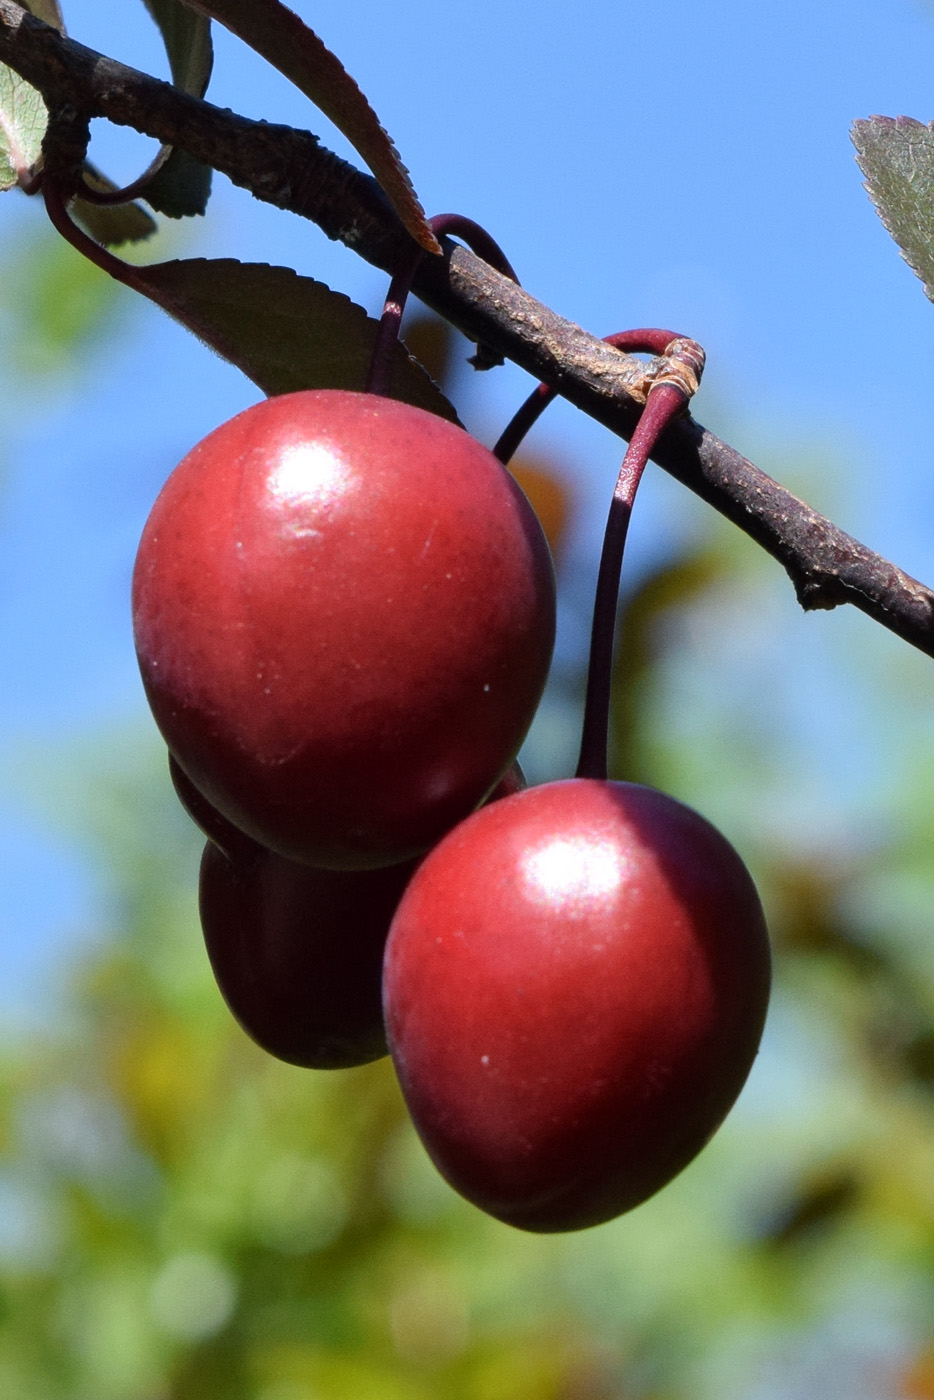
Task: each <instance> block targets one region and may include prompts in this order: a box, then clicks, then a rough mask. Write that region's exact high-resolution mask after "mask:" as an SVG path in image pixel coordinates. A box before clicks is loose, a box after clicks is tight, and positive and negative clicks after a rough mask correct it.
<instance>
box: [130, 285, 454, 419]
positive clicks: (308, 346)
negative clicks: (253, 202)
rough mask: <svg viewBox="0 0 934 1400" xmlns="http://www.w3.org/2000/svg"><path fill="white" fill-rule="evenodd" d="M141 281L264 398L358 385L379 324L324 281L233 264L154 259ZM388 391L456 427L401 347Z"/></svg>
mask: <svg viewBox="0 0 934 1400" xmlns="http://www.w3.org/2000/svg"><path fill="white" fill-rule="evenodd" d="M139 275H140V276H141V277H142V278H144V280H145V281H146V282H147V283H148V284H149V286H150V287H151V289H152V293H153V299H154V300H155V301H157V302H158V303H159V305H160V306H162V307H163V308H164V309H165V310H166V311H168V312H169V314H170V315H172V316H174V317H175V318H176V320H179V321H181V322H182V324H183V325H186V326H187V327H188V328H189V330H192V331H194V333H195V334H196V335H197V336H199V337H200V339H201V340H203V341H204V342H205V343H206V344H207V345H210V346H211V348H212V349H214V350H216V351H217V353H218V354H219V355H222V356H223V358H224V359H225V360H230V362H231V363H232V364H235V365H237V367H238V368H239V369H242V370H243V372H244V374H246V375H248V376H249V378H250V379H252V380H253V382H254V383H255V384H258V385H259V387H260V388H261V389H262V390H263V391H264V393H266V394H285V393H289V392H291V391H292V390H295V389H362V388H363V386H364V383H365V380H366V373H367V368H368V365H369V361H370V354H371V351H372V347H373V339H374V336H375V334H376V328H377V325H378V322H377V321H375V320H372V319H371V318H370V317H368V316H367V314H366V312H365V311H364V310H363V308H362V307H360V306H357V305H355V304H354V303H353V302H352V301H350V300H349V298H348V297H345V296H344V295H343V294H341V293H339V292H332V291H331V289H330V288H329V287H326V286H325V285H324V283H322V282H315V281H313V280H312V279H311V278H310V277H299V276H298V274H297V273H295V272H293V271H292V269H291V268H286V267H270V266H268V265H266V264H263V263H240V262H237V261H235V260H234V259H220V260H212V261H209V260H207V259H204V258H195V259H191V260H187V261H183V262H168V263H156V264H155V265H154V266H152V267H147V268H140V269H139ZM392 387H393V393H394V394H395V395H396V396H397V397H398V398H400V399H404V400H405V401H406V402H407V403H412V404H415V405H417V406H418V407H420V408H424V409H427V410H428V411H429V412H431V413H436V414H438V415H439V416H441V417H442V418H448V419H451V420H452V421H454V422H456V421H457V415H456V413H455V411H454V409H453V408H452V406H451V404H450V403H449V402H448V400H447V399H446V398H445V397H444V395H443V394H442V393H441V390H440V389H439V388H438V387H437V385H436V384H435V383H434V382H433V381H432V380H431V379H430V377H429V376H428V374H426V372H425V371H424V370H423V369H422V367H421V365H419V364H418V363H417V362H416V361H415V360H413V359H412V358H411V357H410V356H409V355H408V354H407V353H406V351H405V349H404V348H403V347H402V346H401V345H400V346H399V349H398V352H397V356H396V363H395V369H394V376H393V386H392Z"/></svg>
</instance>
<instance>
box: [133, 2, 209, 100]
mask: <svg viewBox="0 0 934 1400" xmlns="http://www.w3.org/2000/svg"><path fill="white" fill-rule="evenodd" d="M144 3H145V6H146V9H147V10H148V11H149V13H150V14H151V15H152V17H153V19H154V20H155V22H156V24H157V25H158V26H159V30H160V32H161V34H162V41H163V43H164V44H165V51H166V54H167V55H168V59H169V67H170V69H171V70H172V82H173V83H174V84H175V86H176V87H177V88H180V89H181V90H182V92H187V93H189V94H190V96H192V97H203V96H204V94H205V92H206V91H207V87H208V81H209V79H210V77H211V67H212V65H213V62H214V50H213V47H212V44H211V21H210V20H209V19H207V18H206V17H205V16H204V15H200V14H196V13H195V11H194V10H192V9H191V8H190V6H188V5H184V4H182V3H181V0H144Z"/></svg>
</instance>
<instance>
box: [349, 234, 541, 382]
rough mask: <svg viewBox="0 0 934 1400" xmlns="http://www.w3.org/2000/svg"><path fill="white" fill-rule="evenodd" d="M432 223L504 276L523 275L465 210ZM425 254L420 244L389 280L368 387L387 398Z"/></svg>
mask: <svg viewBox="0 0 934 1400" xmlns="http://www.w3.org/2000/svg"><path fill="white" fill-rule="evenodd" d="M428 223H429V225H430V226H431V230H432V232H433V233H434V234H435V236H436V237H437V238H445V237H452V238H460V239H462V240H463V242H464V243H466V244H467V246H468V247H469V248H471V249H472V250H473V252H475V253H476V255H477V257H478V258H482V259H483V261H484V262H486V263H489V265H490V267H492V268H495V269H496V271H497V272H501V273H502V274H503V276H504V277H509V278H510V279H511V280H512V281H513V282H516V283H518V281H519V279H518V277H517V276H516V274H515V272H514V271H513V268H512V264H511V263H510V262H509V260H508V258H507V257H506V254H505V253H504V252H503V250H502V248H501V247H500V246H499V244H498V243H497V242H496V240H495V239H494V238H491V237H490V235H489V234H488V233H487V231H486V229H485V228H481V226H480V225H479V224H477V223H474V221H473V219H467V218H465V217H464V215H463V214H436V215H435V216H434V218H433V219H429V220H428ZM423 256H424V249H422V248H417V249H416V251H415V252H414V253H413V254H412V257H411V258H410V259H409V261H408V262H407V263H406V264H405V266H404V267H401V268H400V269H399V270H398V272H396V273H395V275H394V276H393V279H392V281H391V282H390V284H389V291H388V293H387V295H386V301H385V303H384V305H383V314H382V315H381V316H380V320H379V329H378V330H377V332H376V340H375V341H374V344H373V354H372V357H371V359H370V370H369V373H368V375H367V380H366V386H365V390H364V392H365V393H367V394H380V395H381V396H382V397H383V398H388V397H389V394H390V387H391V384H392V362H393V359H394V357H395V353H396V346H397V345H398V343H399V328H400V326H401V325H402V316H403V313H404V311H405V303H406V301H407V300H408V295H409V292H410V291H411V288H412V282H413V280H414V277H415V274H416V272H417V271H418V267H419V264H420V263H421V261H422V258H423Z"/></svg>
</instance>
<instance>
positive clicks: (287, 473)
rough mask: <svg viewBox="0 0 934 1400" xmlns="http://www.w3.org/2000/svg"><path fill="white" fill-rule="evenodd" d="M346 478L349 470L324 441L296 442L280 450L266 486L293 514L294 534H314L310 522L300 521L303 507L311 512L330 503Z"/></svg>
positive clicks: (344, 484) (345, 485)
mask: <svg viewBox="0 0 934 1400" xmlns="http://www.w3.org/2000/svg"><path fill="white" fill-rule="evenodd" d="M349 481H350V469H349V468H348V466H347V464H346V462H344V461H342V460H341V458H340V457H339V456H337V454H336V453H335V452H333V451H332V449H331V448H330V447H328V446H327V445H326V444H325V443H322V442H309V443H298V444H297V445H296V446H295V447H289V448H287V449H286V450H285V452H283V454H282V457H281V458H280V460H279V463H278V465H277V466H276V468H275V470H274V471H271V472H270V473H269V476H268V478H267V482H266V488H267V490H268V491H269V493H270V495H272V496H273V497H274V498H275V499H276V501H277V503H279V504H281V505H282V506H284V507H286V508H287V510H288V511H289V512H290V513H292V514H293V515H294V523H293V525H292V531H293V533H294V534H296V535H316V534H318V533H319V531H318V530H317V529H315V527H314V525H313V524H310V523H308V524H305V523H303V516H304V518H305V519H307V516H305V515H304V513H305V511H306V510H307V511H308V512H309V513H311V514H312V518H313V516H314V513H315V512H318V511H320V510H321V509H322V508H324V507H327V506H330V505H333V504H334V502H335V501H336V500H337V499H338V498H339V497H340V496H341V494H342V493H343V491H344V490H345V488H346V487H347V484H348V482H349Z"/></svg>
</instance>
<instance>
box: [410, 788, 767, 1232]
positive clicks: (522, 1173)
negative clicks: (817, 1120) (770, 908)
mask: <svg viewBox="0 0 934 1400" xmlns="http://www.w3.org/2000/svg"><path fill="white" fill-rule="evenodd" d="M770 975H771V974H770V954H769V944H768V935H767V932H766V927H765V919H764V916H763V913H762V908H761V905H760V903H759V898H758V895H757V893H756V889H755V886H754V884H753V882H752V879H751V877H750V876H749V874H748V872H747V870H746V868H745V866H744V865H743V863H742V861H741V860H740V858H739V856H738V855H737V853H736V852H735V850H734V849H733V848H732V846H730V845H729V843H728V842H727V841H726V839H725V838H724V837H723V836H722V835H721V834H720V833H719V832H718V831H717V830H716V829H715V828H714V827H713V826H711V825H710V823H709V822H707V821H706V820H705V819H704V818H702V817H700V816H699V815H698V814H697V813H696V812H694V811H692V810H691V809H690V808H688V807H685V806H684V805H682V804H681V803H679V802H677V801H676V800H675V799H674V798H671V797H667V796H666V795H664V794H663V793H659V792H657V791H655V790H654V789H652V788H647V787H642V786H639V785H636V784H628V783H608V782H600V781H596V780H591V779H571V780H568V781H565V782H558V783H550V784H546V785H544V786H542V787H538V788H530V789H528V790H527V791H526V792H522V793H519V794H518V795H516V796H514V797H510V798H508V799H506V800H505V801H503V802H500V803H497V804H495V805H494V806H491V807H489V808H486V809H484V810H483V811H481V812H478V813H476V814H475V815H474V816H472V817H470V818H469V819H468V820H467V821H465V822H463V823H462V824H461V825H460V826H459V827H457V828H456V829H455V830H454V831H452V832H451V833H450V834H449V835H448V836H447V837H446V838H445V839H444V840H443V841H442V842H441V843H440V844H439V845H438V846H437V847H436V848H435V850H433V851H432V852H431V853H430V854H429V855H428V856H427V857H426V858H425V860H424V861H423V862H422V864H421V866H420V867H419V869H418V870H417V871H416V873H415V875H414V877H413V879H412V881H411V882H410V884H409V886H408V888H407V891H406V893H405V895H404V896H403V898H402V901H401V903H400V905H399V908H398V909H397V911H396V915H395V918H394V920H393V923H392V927H391V929H390V934H389V940H388V943H387V948H386V958H385V963H384V971H383V1009H384V1018H385V1022H386V1031H387V1038H388V1041H389V1047H390V1053H391V1054H392V1057H393V1061H394V1064H395V1067H396V1072H397V1074H398V1077H399V1082H400V1085H401V1088H402V1092H403V1095H404V1097H405V1100H406V1103H407V1105H408V1108H409V1111H410V1113H411V1115H412V1118H413V1120H414V1123H415V1126H416V1129H417V1131H418V1132H419V1135H420V1136H421V1138H422V1141H423V1143H424V1145H425V1147H426V1149H427V1151H428V1153H429V1155H430V1156H431V1157H432V1159H433V1161H434V1163H435V1165H436V1166H437V1167H438V1169H439V1170H440V1172H441V1173H442V1175H443V1176H444V1177H445V1178H446V1179H447V1180H448V1182H449V1183H450V1184H451V1185H452V1186H453V1187H454V1188H455V1189H456V1190H457V1191H459V1192H460V1193H461V1194H462V1195H464V1196H465V1197H466V1198H467V1199H468V1200H470V1201H472V1202H473V1203H474V1204H475V1205H478V1206H479V1207H481V1208H482V1209H483V1210H485V1211H486V1212H488V1213H489V1214H491V1215H493V1216H495V1217H496V1218H498V1219H500V1220H502V1221H505V1222H506V1223H508V1224H511V1225H514V1226H517V1227H519V1228H521V1229H526V1230H533V1231H539V1232H553V1231H562V1230H573V1229H581V1228H585V1227H587V1226H591V1225H595V1224H599V1223H601V1222H603V1221H606V1220H609V1219H612V1218H613V1217H615V1216H617V1215H619V1214H621V1213H622V1212H623V1211H627V1210H630V1209H632V1208H633V1207H634V1206H636V1205H638V1204H640V1203H641V1202H642V1201H644V1200H646V1199H647V1198H648V1197H649V1196H651V1195H653V1194H654V1193H655V1192H656V1191H658V1190H659V1189H660V1188H661V1187H662V1186H664V1185H665V1184H666V1183H667V1182H668V1181H670V1180H671V1179H672V1177H674V1176H675V1175H676V1174H677V1173H678V1172H680V1171H681V1170H682V1169H683V1168H684V1167H685V1166H686V1165H687V1164H688V1163H689V1162H690V1161H691V1160H692V1159H693V1158H694V1157H695V1156H696V1155H697V1153H698V1152H699V1151H700V1150H701V1148H702V1147H703V1146H704V1144H705V1143H706V1142H707V1141H708V1139H709V1138H710V1137H711V1135H712V1134H713V1132H714V1131H715V1130H716V1128H717V1127H718V1126H719V1125H720V1123H721V1122H722V1120H723V1118H724V1117H725V1116H726V1114H727V1113H728V1111H729V1109H730V1108H731V1106H732V1104H733V1102H734V1101H735V1099H736V1097H737V1095H738V1094H739V1091H740V1089H741V1088H742V1086H743V1083H744V1082H745V1080H746V1077H747V1074H748V1072H749V1069H750V1068H751V1065H752V1063H753V1060H754V1058H755V1055H756V1052H757V1049H758V1045H759V1040H760V1037H761V1033H762V1028H763V1025H764V1021H765V1015H766V1010H767V1005H768V996H769V986H770Z"/></svg>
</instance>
